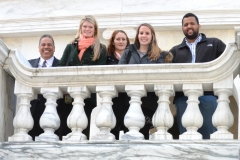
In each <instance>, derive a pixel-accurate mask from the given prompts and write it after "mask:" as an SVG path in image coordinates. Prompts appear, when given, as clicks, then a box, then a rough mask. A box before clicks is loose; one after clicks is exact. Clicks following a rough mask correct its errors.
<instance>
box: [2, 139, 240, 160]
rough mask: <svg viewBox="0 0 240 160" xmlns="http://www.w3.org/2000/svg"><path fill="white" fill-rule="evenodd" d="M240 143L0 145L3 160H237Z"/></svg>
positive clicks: (135, 142) (204, 141)
mask: <svg viewBox="0 0 240 160" xmlns="http://www.w3.org/2000/svg"><path fill="white" fill-rule="evenodd" d="M239 146H240V141H238V140H231V141H227V140H226V141H224V140H221V141H217V140H216V141H213V140H199V141H179V140H171V141H161V142H154V141H148V140H146V141H116V142H104V141H102V142H99V141H98V142H94V141H85V142H76V143H75V142H68V143H67V142H31V143H29V142H28V143H25V142H22V143H0V159H27V160H31V159H43V158H44V159H84V160H85V159H86V160H88V159H94V160H95V159H104V160H107V159H139V158H142V159H150V158H151V159H219V158H222V159H238V155H239Z"/></svg>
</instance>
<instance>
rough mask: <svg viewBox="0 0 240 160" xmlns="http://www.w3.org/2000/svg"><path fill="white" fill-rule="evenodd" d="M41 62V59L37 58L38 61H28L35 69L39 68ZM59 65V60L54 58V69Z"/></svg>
mask: <svg viewBox="0 0 240 160" xmlns="http://www.w3.org/2000/svg"><path fill="white" fill-rule="evenodd" d="M39 61H40V57H39V58H36V59H30V60H28V62H29V63H30V64H31V65H32V67H33V68H38V63H39ZM58 63H59V60H58V59H57V58H55V57H54V60H53V63H52V67H56V66H57V65H58Z"/></svg>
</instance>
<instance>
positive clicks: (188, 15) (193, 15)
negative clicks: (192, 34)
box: [182, 13, 199, 25]
mask: <svg viewBox="0 0 240 160" xmlns="http://www.w3.org/2000/svg"><path fill="white" fill-rule="evenodd" d="M188 17H194V18H195V19H196V21H197V24H199V21H198V17H197V16H196V15H195V14H193V13H187V14H185V15H184V16H183V18H182V25H183V19H184V18H188Z"/></svg>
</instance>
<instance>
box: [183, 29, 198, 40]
mask: <svg viewBox="0 0 240 160" xmlns="http://www.w3.org/2000/svg"><path fill="white" fill-rule="evenodd" d="M184 35H185V36H186V38H187V39H190V40H194V39H197V37H198V35H199V31H194V32H193V34H192V35H188V34H187V33H184Z"/></svg>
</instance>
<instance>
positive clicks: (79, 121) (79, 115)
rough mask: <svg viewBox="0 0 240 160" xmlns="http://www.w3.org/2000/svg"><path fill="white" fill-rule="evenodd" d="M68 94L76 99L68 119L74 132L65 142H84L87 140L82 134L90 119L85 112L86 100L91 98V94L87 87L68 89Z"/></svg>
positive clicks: (64, 139) (64, 138) (65, 138)
mask: <svg viewBox="0 0 240 160" xmlns="http://www.w3.org/2000/svg"><path fill="white" fill-rule="evenodd" d="M68 93H69V94H70V95H71V97H72V98H73V99H74V102H73V109H72V111H71V113H70V114H69V116H68V118H67V125H68V127H69V128H70V129H71V130H72V132H71V133H69V134H68V135H66V136H63V141H83V140H87V137H86V135H84V134H83V133H82V131H83V130H84V129H86V128H87V125H88V119H87V116H86V114H85V111H84V105H85V104H84V99H85V98H88V97H90V92H89V90H88V88H87V87H86V86H81V87H68Z"/></svg>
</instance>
